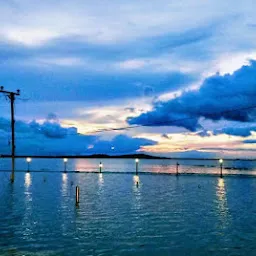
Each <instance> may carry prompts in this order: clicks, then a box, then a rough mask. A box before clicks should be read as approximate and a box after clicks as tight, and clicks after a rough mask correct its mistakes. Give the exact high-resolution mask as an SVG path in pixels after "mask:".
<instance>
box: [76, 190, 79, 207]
mask: <svg viewBox="0 0 256 256" xmlns="http://www.w3.org/2000/svg"><path fill="white" fill-rule="evenodd" d="M78 205H79V187H78V186H76V206H78Z"/></svg>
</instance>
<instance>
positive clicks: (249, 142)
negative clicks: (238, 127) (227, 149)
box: [243, 140, 256, 144]
mask: <svg viewBox="0 0 256 256" xmlns="http://www.w3.org/2000/svg"><path fill="white" fill-rule="evenodd" d="M243 142H244V143H246V144H255V143H256V140H244V141H243Z"/></svg>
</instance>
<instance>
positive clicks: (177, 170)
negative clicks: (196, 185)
mask: <svg viewBox="0 0 256 256" xmlns="http://www.w3.org/2000/svg"><path fill="white" fill-rule="evenodd" d="M178 175H179V163H176V176H178Z"/></svg>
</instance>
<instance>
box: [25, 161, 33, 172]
mask: <svg viewBox="0 0 256 256" xmlns="http://www.w3.org/2000/svg"><path fill="white" fill-rule="evenodd" d="M26 161H27V163H28V170H27V172H30V168H29V167H30V163H31V161H32V159H31V158H30V157H27V159H26Z"/></svg>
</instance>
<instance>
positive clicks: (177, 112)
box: [128, 60, 256, 131]
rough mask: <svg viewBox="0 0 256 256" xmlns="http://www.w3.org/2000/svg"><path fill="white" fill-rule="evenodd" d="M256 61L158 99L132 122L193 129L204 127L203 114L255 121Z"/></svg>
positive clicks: (217, 118) (129, 121) (204, 115)
mask: <svg viewBox="0 0 256 256" xmlns="http://www.w3.org/2000/svg"><path fill="white" fill-rule="evenodd" d="M255 97H256V61H254V60H252V61H251V62H250V64H249V65H248V66H243V67H241V68H240V69H239V70H237V71H236V72H234V73H233V74H226V75H224V76H222V75H220V74H216V75H214V76H211V77H209V78H207V79H205V80H204V82H203V84H202V86H201V87H200V89H199V90H196V91H189V92H184V93H183V94H182V95H181V96H179V97H177V98H175V99H172V100H170V101H168V102H156V103H155V104H154V108H153V110H152V111H149V112H146V113H143V114H141V115H140V116H137V117H132V118H128V123H129V124H140V125H144V126H169V125H171V126H180V127H184V128H187V129H188V130H190V131H196V130H197V129H198V128H200V127H201V126H200V124H199V118H201V117H203V118H206V119H210V120H214V121H218V120H220V119H225V120H230V121H238V122H255V117H256V111H255V108H251V109H244V110H241V111H229V110H235V109H238V108H247V107H248V106H253V105H255Z"/></svg>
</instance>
